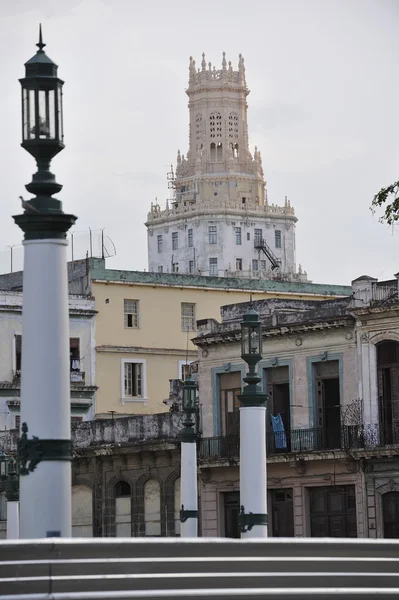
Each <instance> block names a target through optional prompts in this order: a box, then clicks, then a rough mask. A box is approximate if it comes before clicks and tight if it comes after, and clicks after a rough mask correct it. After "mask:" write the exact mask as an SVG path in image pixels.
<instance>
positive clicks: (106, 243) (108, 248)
mask: <svg viewBox="0 0 399 600" xmlns="http://www.w3.org/2000/svg"><path fill="white" fill-rule="evenodd" d="M115 255H116V247H115V244H114V242H113V241H112V240H111V238H110V237H108V236H107V235H106V236H104V235H103V258H110V257H111V256H115Z"/></svg>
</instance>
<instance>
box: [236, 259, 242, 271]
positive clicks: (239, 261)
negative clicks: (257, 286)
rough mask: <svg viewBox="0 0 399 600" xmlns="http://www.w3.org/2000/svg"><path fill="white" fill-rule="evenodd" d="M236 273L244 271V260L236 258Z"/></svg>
mask: <svg viewBox="0 0 399 600" xmlns="http://www.w3.org/2000/svg"><path fill="white" fill-rule="evenodd" d="M236 271H242V258H236Z"/></svg>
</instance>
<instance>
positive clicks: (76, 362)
mask: <svg viewBox="0 0 399 600" xmlns="http://www.w3.org/2000/svg"><path fill="white" fill-rule="evenodd" d="M14 275H17V274H14ZM0 285H1V281H0ZM95 315H96V311H95V308H94V299H93V298H91V297H88V296H76V295H74V296H72V295H71V296H69V332H70V333H69V335H70V381H71V415H72V420H73V421H76V420H86V419H91V418H93V416H94V414H95V395H96V389H97V388H96V385H95V347H96V342H95ZM22 334H23V332H22V293H21V292H20V291H9V290H3V291H2V292H0V358H1V360H0V431H3V430H7V429H17V428H18V429H19V421H20V419H19V415H20V374H21V364H22V352H21V349H22ZM37 343H38V344H40V343H41V340H37ZM42 375H43V377H46V365H43V369H42Z"/></svg>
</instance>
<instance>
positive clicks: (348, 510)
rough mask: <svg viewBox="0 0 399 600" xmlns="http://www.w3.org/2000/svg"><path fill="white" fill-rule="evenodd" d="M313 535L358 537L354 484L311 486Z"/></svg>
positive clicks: (311, 525) (311, 528)
mask: <svg viewBox="0 0 399 600" xmlns="http://www.w3.org/2000/svg"><path fill="white" fill-rule="evenodd" d="M309 500H310V535H311V537H343V538H344V537H357V522H356V493H355V486H354V485H342V486H334V485H331V486H328V487H313V488H309Z"/></svg>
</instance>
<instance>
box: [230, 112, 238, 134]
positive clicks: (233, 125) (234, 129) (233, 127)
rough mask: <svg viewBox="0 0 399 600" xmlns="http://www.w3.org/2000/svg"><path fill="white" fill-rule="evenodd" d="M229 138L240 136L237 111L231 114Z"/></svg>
mask: <svg viewBox="0 0 399 600" xmlns="http://www.w3.org/2000/svg"><path fill="white" fill-rule="evenodd" d="M229 138H230V139H237V138H238V115H237V113H235V112H232V113H230V114H229Z"/></svg>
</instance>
